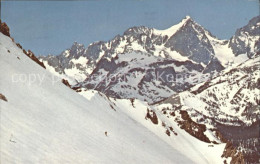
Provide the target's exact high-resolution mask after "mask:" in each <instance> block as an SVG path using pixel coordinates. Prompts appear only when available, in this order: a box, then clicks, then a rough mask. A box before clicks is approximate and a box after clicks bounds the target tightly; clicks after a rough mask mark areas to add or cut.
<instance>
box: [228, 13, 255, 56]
mask: <svg viewBox="0 0 260 164" xmlns="http://www.w3.org/2000/svg"><path fill="white" fill-rule="evenodd" d="M259 34H260V16H258V17H254V18H253V19H251V20H250V21H249V23H248V24H247V25H246V26H244V27H242V28H240V29H238V30H237V31H236V33H235V35H234V36H233V37H232V38H231V39H230V42H229V47H231V48H232V51H233V53H234V54H235V56H239V55H243V54H245V55H247V56H248V57H249V58H251V57H252V56H253V55H254V54H255V52H259V50H260V41H259V39H260V36H259Z"/></svg>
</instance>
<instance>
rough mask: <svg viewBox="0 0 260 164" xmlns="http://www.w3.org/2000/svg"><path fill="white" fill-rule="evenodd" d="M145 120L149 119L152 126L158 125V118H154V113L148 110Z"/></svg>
mask: <svg viewBox="0 0 260 164" xmlns="http://www.w3.org/2000/svg"><path fill="white" fill-rule="evenodd" d="M145 118H146V119H150V120H151V121H152V123H154V124H158V118H157V116H156V113H155V112H154V111H152V110H150V109H147V114H146V117H145ZM169 133H170V132H169Z"/></svg>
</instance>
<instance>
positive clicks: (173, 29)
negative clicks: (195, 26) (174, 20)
mask: <svg viewBox="0 0 260 164" xmlns="http://www.w3.org/2000/svg"><path fill="white" fill-rule="evenodd" d="M188 21H193V20H192V18H191V17H190V16H188V15H187V16H186V17H185V18H184V19H182V20H181V21H180V23H178V24H176V25H173V26H172V27H170V28H168V29H166V30H156V29H154V31H155V33H157V34H161V35H167V36H169V37H171V36H172V35H174V34H175V33H176V32H177V31H178V30H179V29H180V28H181V27H183V26H184V25H185V24H186V23H187V22H188Z"/></svg>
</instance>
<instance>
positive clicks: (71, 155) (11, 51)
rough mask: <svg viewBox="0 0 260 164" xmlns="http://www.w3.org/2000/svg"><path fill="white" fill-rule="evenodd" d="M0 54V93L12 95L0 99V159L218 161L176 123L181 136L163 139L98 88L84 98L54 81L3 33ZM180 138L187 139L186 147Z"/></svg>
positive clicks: (217, 149) (215, 150) (218, 149)
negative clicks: (117, 105) (199, 147)
mask: <svg viewBox="0 0 260 164" xmlns="http://www.w3.org/2000/svg"><path fill="white" fill-rule="evenodd" d="M0 58H1V60H0V71H1V76H0V92H1V94H3V95H4V96H5V97H6V98H7V100H8V101H7V102H6V101H2V100H0V107H1V133H0V134H1V135H0V137H1V163H212V162H213V163H214V162H215V161H209V159H211V160H212V158H205V157H204V156H207V154H202V153H201V152H200V151H197V148H198V147H196V146H195V147H194V146H192V145H194V143H196V142H200V141H197V140H196V139H195V138H193V137H191V136H189V135H188V134H187V133H186V132H184V131H182V130H180V129H178V127H177V126H176V130H178V131H180V133H181V134H182V133H183V135H182V137H178V138H177V137H176V140H175V139H163V137H161V136H160V135H159V134H155V133H156V132H157V131H156V127H155V128H154V127H153V126H152V127H151V125H149V124H148V123H146V124H144V123H143V122H140V121H139V120H137V119H136V118H135V117H134V115H132V114H131V113H130V114H129V111H127V110H129V109H127V106H126V105H123V106H122V107H121V108H120V107H117V108H116V109H117V110H116V111H115V110H114V109H113V108H114V107H113V106H112V105H111V102H113V101H109V99H107V98H105V97H104V96H98V95H99V94H98V93H97V92H96V94H95V95H91V92H87V93H86V94H87V96H86V97H88V99H86V98H84V97H83V96H81V95H79V94H78V93H76V92H75V91H73V90H71V89H69V88H68V87H66V86H65V85H63V84H62V83H61V82H59V81H55V80H56V79H52V78H53V76H52V74H51V73H48V72H47V71H46V70H44V69H42V68H41V67H40V66H38V65H37V64H36V63H34V62H33V61H31V59H29V58H28V57H27V56H25V55H24V54H23V52H22V50H21V49H19V48H18V47H17V46H16V45H15V43H14V42H12V41H11V39H10V38H8V37H6V36H4V35H3V34H1V33H0ZM19 77H20V79H19ZM29 77H31V83H29V81H28V80H29ZM33 77H35V81H34V82H32V78H33ZM33 79H34V78H33ZM93 96H95V97H93ZM91 97H92V98H91ZM137 113H138V111H137ZM152 129H153V130H152ZM105 131H107V133H108V136H106V135H105V134H104V133H105ZM164 138H165V137H164ZM172 140H173V141H172ZM195 141H196V142H195ZM181 142H187V143H183V145H184V146H183V147H182V151H180V150H179V148H180V146H181V145H182V144H180V143H181ZM175 143H176V144H175ZM188 143H193V144H188ZM200 143H201V144H203V143H202V142H200ZM175 145H179V146H176V148H175ZM204 146H205V145H204ZM223 148H224V144H220V145H219V146H216V147H215V148H212V150H211V153H212V154H217V155H216V156H215V158H217V159H218V160H221V158H220V156H219V155H220V154H221V152H223ZM183 150H185V151H183ZM190 152H191V154H190ZM204 153H206V152H205V151H204Z"/></svg>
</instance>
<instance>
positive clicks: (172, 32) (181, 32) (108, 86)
mask: <svg viewBox="0 0 260 164" xmlns="http://www.w3.org/2000/svg"><path fill="white" fill-rule="evenodd" d="M247 26H249V27H250V28H249V27H248V28H245V27H247ZM247 26H245V27H244V28H242V29H243V31H252V30H253V31H254V32H248V34H250V36H251V34H252V37H251V38H249V39H244V40H243V41H244V42H246V43H247V44H248V45H249V44H250V45H255V46H256V47H258V45H259V37H258V36H257V35H255V33H257V32H258V31H257V30H259V17H256V18H253V19H252V20H251V21H250V22H249V25H247ZM244 33H245V32H244ZM241 35H243V33H239V32H236V35H235V36H234V37H232V38H231V39H230V40H219V39H218V38H216V37H215V36H213V35H212V34H211V33H210V32H209V31H207V30H206V29H204V28H203V27H202V26H200V25H199V24H197V23H196V22H195V21H194V20H192V18H190V17H189V16H187V17H186V18H185V19H183V20H182V21H181V22H180V23H179V24H177V25H174V26H172V27H170V28H169V29H166V30H156V29H153V28H148V27H144V26H141V27H133V28H129V29H128V30H126V31H125V32H124V34H123V35H121V36H120V35H118V36H116V37H115V38H114V39H112V40H110V41H108V42H102V41H100V42H96V43H92V44H91V45H90V46H88V47H87V48H85V47H84V46H83V45H81V44H78V43H74V44H73V46H72V47H71V48H70V49H68V50H66V51H64V52H63V53H62V54H61V55H58V56H52V55H49V56H46V57H45V56H42V57H40V61H43V62H44V63H45V65H46V67H47V69H48V70H50V71H52V72H53V73H54V74H56V75H58V76H60V77H62V78H64V79H67V80H69V82H70V83H71V84H72V85H75V84H77V85H75V86H74V88H78V87H82V86H85V87H87V88H89V89H96V90H99V91H101V92H103V93H106V94H108V95H109V96H113V97H116V98H139V99H141V100H146V101H148V102H156V101H158V100H160V99H162V98H166V97H168V96H170V95H171V94H173V93H175V92H180V91H183V90H185V89H187V88H189V87H191V86H193V85H194V83H195V82H197V83H199V82H201V81H202V80H207V79H208V78H209V77H212V76H215V75H216V74H217V73H218V72H220V71H221V70H223V69H224V68H226V67H230V66H231V65H236V64H238V63H241V62H243V61H245V60H246V59H248V55H247V53H236V50H235V49H236V47H239V45H240V42H241V41H240V42H237V41H236V42H235V41H234V38H242V36H241ZM252 38H253V39H252ZM233 42H234V43H235V44H233ZM242 49H243V48H242ZM248 51H250V53H252V54H253V53H255V52H258V49H257V48H253V49H250V50H248ZM131 54H132V55H131ZM141 56H143V57H141ZM249 56H252V55H249ZM139 57H140V58H139ZM124 58H125V59H124ZM143 58H145V60H144V62H141V61H140V60H142V59H143ZM174 62H175V63H176V62H179V63H182V64H183V65H181V66H177V67H176V65H174V64H173V63H174ZM129 63H135V64H129ZM188 63H191V64H188ZM187 66H188V67H187ZM178 67H179V68H181V69H182V70H178V69H179V68H178ZM158 70H159V71H158ZM163 71H165V72H166V74H169V73H170V74H172V75H173V76H174V77H173V78H175V79H177V77H176V74H177V75H179V76H182V77H184V79H185V80H182V83H181V84H180V83H175V84H173V83H169V82H166V83H165V82H164V81H162V80H161V79H159V80H158V79H157V78H156V76H155V75H156V74H157V73H158V72H163ZM134 73H137V74H138V76H139V78H136V79H135V82H134V83H131V82H132V81H133V80H129V79H127V81H126V83H123V82H122V80H121V79H118V78H114V79H115V81H113V82H110V80H109V79H110V78H111V77H118V75H119V74H120V75H121V76H122V75H124V74H125V75H124V76H129V77H131V78H132V79H133V77H134V75H133V74H134ZM141 75H142V77H140V76H141ZM202 75H204V76H202ZM97 76H100V77H99V80H97V78H95V77H97ZM201 77H202V78H201ZM204 77H207V78H204ZM104 78H106V83H104ZM190 78H191V79H192V80H191V79H190ZM100 79H101V80H100ZM107 79H108V80H107ZM162 79H165V77H163V78H162ZM187 80H188V81H189V82H187ZM133 85H134V86H133ZM159 93H160V94H159Z"/></svg>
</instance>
